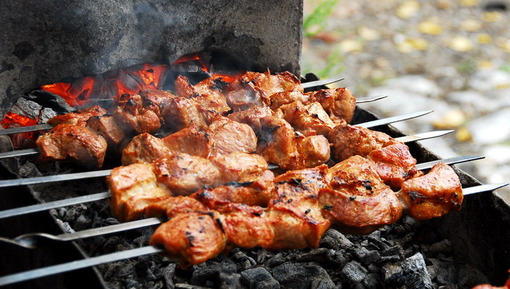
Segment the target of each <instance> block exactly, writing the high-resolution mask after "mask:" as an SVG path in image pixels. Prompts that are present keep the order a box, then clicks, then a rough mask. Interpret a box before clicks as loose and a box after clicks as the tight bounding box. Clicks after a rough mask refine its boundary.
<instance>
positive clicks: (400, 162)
mask: <svg viewBox="0 0 510 289" xmlns="http://www.w3.org/2000/svg"><path fill="white" fill-rule="evenodd" d="M367 158H368V159H370V160H372V161H373V162H374V166H375V169H376V170H377V173H378V174H379V176H380V177H381V179H382V180H383V181H384V182H385V183H386V184H387V185H389V186H390V187H392V188H393V189H395V190H398V189H400V186H401V184H402V182H403V181H405V180H407V179H409V178H412V177H414V176H415V175H417V174H421V172H420V171H418V170H417V169H416V159H415V158H414V157H413V156H412V155H411V152H410V151H409V147H408V146H407V145H405V144H403V143H401V142H397V141H393V142H391V144H390V145H387V146H385V147H383V148H380V149H377V150H374V151H372V152H370V154H368V157H367Z"/></svg>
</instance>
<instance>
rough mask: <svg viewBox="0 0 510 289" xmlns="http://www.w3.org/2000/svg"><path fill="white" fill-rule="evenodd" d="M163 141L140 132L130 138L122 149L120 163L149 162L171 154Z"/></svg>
mask: <svg viewBox="0 0 510 289" xmlns="http://www.w3.org/2000/svg"><path fill="white" fill-rule="evenodd" d="M171 153H172V151H171V150H170V149H169V148H168V147H167V146H166V145H165V143H164V141H163V140H162V139H160V138H158V137H155V136H153V135H151V134H149V133H142V134H139V135H137V136H135V137H134V138H133V139H131V142H129V144H128V145H127V146H126V147H125V148H124V150H123V151H122V164H123V165H125V166H126V165H129V164H134V163H141V162H146V163H150V162H152V161H154V160H155V159H157V158H160V157H163V156H166V155H169V154H171Z"/></svg>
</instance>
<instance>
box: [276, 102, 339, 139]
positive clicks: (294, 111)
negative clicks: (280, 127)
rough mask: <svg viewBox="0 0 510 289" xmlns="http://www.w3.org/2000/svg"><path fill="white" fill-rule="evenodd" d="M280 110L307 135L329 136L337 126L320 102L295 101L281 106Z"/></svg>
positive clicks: (296, 127) (285, 117)
mask: <svg viewBox="0 0 510 289" xmlns="http://www.w3.org/2000/svg"><path fill="white" fill-rule="evenodd" d="M280 111H281V114H282V118H283V119H285V120H286V121H288V122H289V123H290V124H291V125H292V126H293V127H294V129H295V130H297V131H299V132H300V133H302V134H303V135H305V136H309V135H318V134H320V135H325V136H327V135H328V134H329V132H330V131H331V130H332V129H333V128H334V127H335V123H334V122H333V121H332V120H331V118H330V117H329V115H328V114H327V113H326V111H325V110H324V109H323V108H322V106H321V105H320V104H319V103H318V102H312V103H309V104H306V105H305V104H303V103H301V102H297V101H295V102H292V103H289V104H286V105H284V106H281V107H280Z"/></svg>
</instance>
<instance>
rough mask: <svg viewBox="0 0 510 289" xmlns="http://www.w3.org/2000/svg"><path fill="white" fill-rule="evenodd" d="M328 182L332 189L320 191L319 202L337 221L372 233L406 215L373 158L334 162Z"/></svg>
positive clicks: (332, 220) (324, 211)
mask: <svg viewBox="0 0 510 289" xmlns="http://www.w3.org/2000/svg"><path fill="white" fill-rule="evenodd" d="M328 182H329V184H330V188H324V189H321V190H320V192H319V203H320V205H321V207H322V208H323V213H324V215H325V216H327V217H328V218H329V219H330V220H331V222H332V223H333V224H338V225H341V226H347V227H351V228H356V229H361V231H359V232H363V233H368V232H369V231H372V230H374V229H376V228H378V227H379V226H382V225H385V224H391V223H394V222H395V221H397V220H398V219H400V217H401V216H402V205H401V202H400V200H399V199H398V197H397V195H396V194H395V193H394V192H393V191H392V190H391V189H390V188H389V187H388V186H387V185H385V184H384V182H383V181H382V180H381V178H380V177H379V175H378V173H377V171H376V169H375V167H374V166H373V162H371V161H370V160H367V159H365V158H363V157H361V156H353V157H351V158H349V159H347V160H344V161H342V162H340V163H338V164H336V165H334V166H333V167H332V168H331V169H330V171H329V174H328Z"/></svg>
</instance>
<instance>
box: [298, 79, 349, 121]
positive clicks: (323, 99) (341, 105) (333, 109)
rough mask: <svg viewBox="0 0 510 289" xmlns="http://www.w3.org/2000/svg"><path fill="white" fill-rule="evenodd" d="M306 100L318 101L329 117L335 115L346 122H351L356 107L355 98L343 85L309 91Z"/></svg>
mask: <svg viewBox="0 0 510 289" xmlns="http://www.w3.org/2000/svg"><path fill="white" fill-rule="evenodd" d="M308 101H309V102H310V103H311V102H319V103H320V104H321V105H322V107H323V108H324V110H325V111H326V112H328V113H329V114H330V116H331V117H333V116H336V117H337V118H339V119H343V120H344V121H345V122H347V123H349V122H351V120H352V117H353V116H354V109H355V108H356V98H355V97H354V96H353V95H352V94H351V92H350V90H349V89H347V88H345V87H342V88H334V89H321V90H318V91H313V92H310V93H309V99H308Z"/></svg>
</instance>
